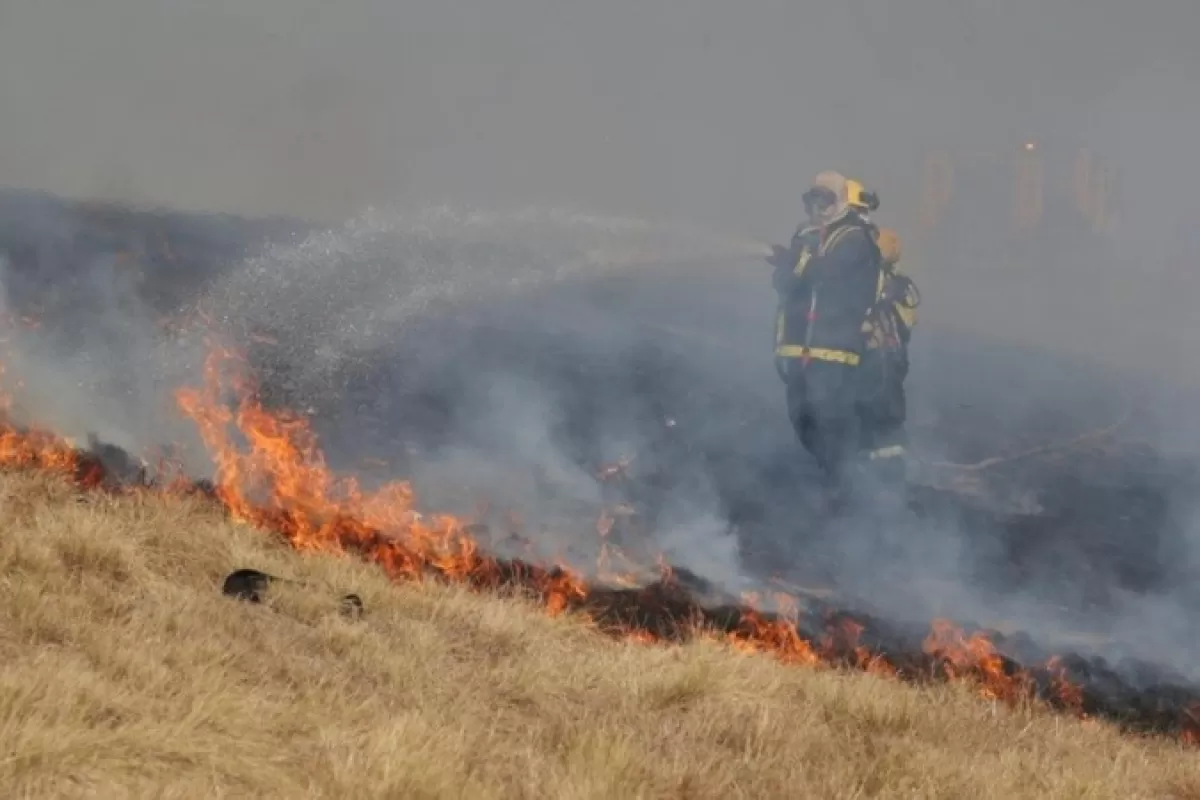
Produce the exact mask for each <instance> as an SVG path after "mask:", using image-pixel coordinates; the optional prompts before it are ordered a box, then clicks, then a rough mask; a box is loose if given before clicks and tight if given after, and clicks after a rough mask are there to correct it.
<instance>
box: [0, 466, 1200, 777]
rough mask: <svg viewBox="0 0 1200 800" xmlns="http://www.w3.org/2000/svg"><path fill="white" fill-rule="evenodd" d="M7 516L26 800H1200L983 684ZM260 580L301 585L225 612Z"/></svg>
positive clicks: (196, 541)
mask: <svg viewBox="0 0 1200 800" xmlns="http://www.w3.org/2000/svg"><path fill="white" fill-rule="evenodd" d="M0 523H2V524H3V531H4V536H3V538H2V539H0V559H2V563H3V571H4V576H5V580H4V581H3V583H2V584H0V592H2V593H3V599H2V603H0V609H3V611H2V613H3V625H0V648H2V649H0V652H2V654H3V658H4V663H5V669H4V671H3V677H2V678H0V719H2V720H3V723H2V725H0V747H2V748H3V751H4V753H5V758H4V759H3V760H2V761H0V783H2V784H3V785H4V786H5V787H7V791H8V793H9V794H10V795H11V796H22V795H30V796H41V797H48V796H56V797H58V796H92V797H96V796H101V797H119V796H144V797H170V796H189V797H200V796H208V797H212V796H219V795H221V794H228V795H231V796H254V797H281V798H294V797H305V796H309V797H311V796H325V797H369V796H392V797H530V798H534V797H537V798H542V797H563V798H571V797H577V798H585V797H594V798H610V797H639V796H640V797H689V798H702V797H712V798H727V797H755V798H758V797H863V796H898V795H903V796H909V797H947V798H949V797H967V796H970V797H979V798H1012V797H1051V798H1053V797H1064V798H1065V797H1082V796H1087V797H1112V798H1135V797H1177V798H1188V797H1200V778H1197V774H1198V772H1197V769H1196V755H1195V753H1194V751H1192V750H1191V749H1189V748H1186V747H1185V746H1183V745H1180V744H1177V743H1173V742H1170V741H1166V740H1161V739H1149V738H1147V739H1141V738H1136V737H1130V736H1128V735H1122V734H1119V733H1118V732H1117V731H1116V730H1115V729H1113V728H1112V727H1110V726H1108V725H1107V724H1104V723H1100V722H1089V721H1076V720H1069V719H1064V718H1062V717H1061V716H1055V715H1049V714H1046V713H1043V712H1041V711H1038V710H1037V709H1036V708H1033V707H1030V706H1018V707H1016V708H1010V707H1008V706H1005V705H999V704H996V703H988V702H981V701H980V700H979V698H978V696H977V693H976V691H974V690H973V689H971V688H969V687H968V686H966V685H964V684H949V685H947V684H940V685H933V686H927V687H923V688H918V687H912V686H908V685H905V684H903V683H901V682H899V681H896V680H892V679H888V678H884V677H877V676H873V675H868V674H862V673H847V672H842V671H837V670H831V669H825V668H820V667H816V668H794V667H788V666H786V665H784V664H781V663H779V662H778V660H776V659H772V658H769V657H766V656H762V655H754V654H745V653H741V652H738V651H736V650H734V649H732V648H730V647H727V646H723V645H721V644H718V643H713V642H704V641H701V642H694V643H692V644H689V645H686V646H682V647H680V646H671V647H666V646H650V645H646V644H642V643H639V642H636V641H632V640H629V639H614V638H612V637H609V636H604V635H601V634H600V633H598V632H596V631H594V630H589V628H588V627H587V626H586V625H581V624H579V621H578V620H573V619H571V618H570V617H569V616H561V617H557V618H555V617H550V616H547V615H546V614H545V613H544V612H543V611H542V610H541V609H540V608H538V607H536V606H534V605H532V604H530V603H528V602H527V601H524V600H519V599H512V598H508V599H505V598H502V597H499V596H494V595H487V594H480V593H475V592H470V591H467V590H465V589H463V588H461V587H456V586H447V585H444V584H435V583H429V582H425V583H400V584H397V583H395V582H392V581H390V580H388V579H387V577H386V576H385V574H384V573H383V571H382V570H380V569H378V568H375V567H370V566H367V565H364V564H362V563H361V562H360V561H358V560H356V559H349V558H337V557H330V556H304V555H300V554H297V553H296V552H295V550H294V549H292V548H290V547H287V546H285V545H283V544H281V543H278V542H276V541H275V540H273V539H271V538H269V537H267V536H264V535H263V534H262V533H261V532H260V531H257V530H254V529H252V528H251V527H248V526H245V525H241V524H237V523H233V522H230V521H229V520H228V519H227V517H226V515H225V514H224V513H222V512H221V511H220V509H219V508H218V507H217V506H215V505H213V504H212V503H210V502H208V501H206V500H204V499H203V498H199V497H178V496H170V495H165V496H164V495H152V494H147V493H133V494H130V495H125V496H113V495H110V494H106V493H99V492H93V491H81V490H80V489H79V488H78V486H77V484H73V483H68V482H66V481H65V480H63V479H62V478H60V477H56V476H52V475H47V474H45V473H34V472H29V471H25V470H11V471H9V472H7V473H6V474H4V475H3V476H2V477H0ZM248 564H250V565H254V566H255V567H256V568H260V569H263V570H264V571H267V572H270V573H272V574H275V575H278V576H280V577H285V578H290V579H294V580H296V581H297V583H295V584H290V583H288V584H279V585H278V586H276V587H273V588H272V589H271V591H270V592H269V593H268V594H267V596H266V597H265V598H264V602H263V603H261V604H251V603H242V602H238V601H236V600H233V599H230V598H227V597H223V596H222V595H221V593H220V586H221V579H222V576H223V575H225V574H226V573H228V572H230V570H231V568H232V567H233V566H238V565H248ZM348 591H353V592H355V593H357V594H358V595H359V596H360V597H361V598H362V600H363V605H364V608H365V613H364V614H363V615H362V616H361V617H347V616H346V615H344V614H342V613H341V612H340V609H339V604H338V597H339V596H341V595H342V594H344V593H346V592H348Z"/></svg>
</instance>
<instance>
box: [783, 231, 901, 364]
mask: <svg viewBox="0 0 1200 800" xmlns="http://www.w3.org/2000/svg"><path fill="white" fill-rule="evenodd" d="M882 270H883V267H882V263H881V260H880V256H879V248H878V247H877V246H876V244H875V239H874V237H873V236H872V235H871V226H870V223H868V222H867V221H866V220H864V219H863V218H862V217H861V216H859V214H858V213H856V212H855V211H853V210H852V209H847V210H846V211H845V212H843V213H842V214H841V215H840V216H839V217H837V218H836V219H834V220H833V221H831V222H829V223H827V224H826V225H825V226H824V227H823V228H815V227H807V228H801V229H799V230H797V231H796V234H795V236H793V237H792V246H791V248H790V249H789V250H788V251H787V252H786V256H785V257H784V258H782V259H780V260H779V261H778V263H776V269H775V275H774V285H775V290H776V291H777V292H778V293H779V314H778V319H777V322H776V331H775V355H776V356H777V357H778V358H784V359H789V358H803V359H813V360H818V361H833V362H838V363H843V364H849V365H851V366H857V365H858V363H859V361H860V359H861V355H862V352H863V350H864V349H865V347H866V342H867V335H866V333H865V332H864V326H865V324H866V323H867V322H868V321H869V319H870V316H871V312H872V310H873V309H874V308H875V306H876V297H877V294H878V292H879V286H880V276H881V274H882Z"/></svg>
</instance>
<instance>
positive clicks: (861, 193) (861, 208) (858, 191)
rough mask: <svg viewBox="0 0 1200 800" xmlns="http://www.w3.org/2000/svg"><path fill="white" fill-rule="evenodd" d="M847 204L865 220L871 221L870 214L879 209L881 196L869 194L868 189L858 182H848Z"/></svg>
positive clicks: (848, 180)
mask: <svg viewBox="0 0 1200 800" xmlns="http://www.w3.org/2000/svg"><path fill="white" fill-rule="evenodd" d="M846 202H847V203H849V204H850V206H852V207H853V208H854V210H856V211H857V212H858V213H859V214H860V215H861V216H862V218H863V219H869V216H868V215H870V214H872V213H874V212H875V211H876V210H877V209H878V208H879V195H877V194H875V193H874V192H868V191H867V189H866V187H864V186H863V185H862V184H861V183H859V182H858V181H856V180H850V179H847V180H846Z"/></svg>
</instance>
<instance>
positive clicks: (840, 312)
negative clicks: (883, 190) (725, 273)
mask: <svg viewBox="0 0 1200 800" xmlns="http://www.w3.org/2000/svg"><path fill="white" fill-rule="evenodd" d="M803 199H804V204H805V210H806V211H807V213H808V222H807V224H802V225H801V226H800V227H799V228H798V229H797V231H796V234H795V235H794V236H793V237H792V243H791V247H789V248H786V249H785V248H782V247H775V248H773V249H774V252H773V254H772V256H771V257H769V258H768V262H769V263H771V264H772V265H773V266H774V267H775V274H774V276H773V279H774V280H773V282H774V286H775V289H776V291H777V292H778V293H779V314H778V318H777V323H776V337H775V355H776V359H777V360H776V363H777V365H778V367H779V370H780V376H781V377H782V378H783V379H784V382H785V384H786V386H787V408H788V417H789V419H790V421H791V423H792V426H793V428H794V429H795V431H796V434H797V436H798V438H799V439H800V441H801V443H802V444H803V445H804V447H805V449H806V450H808V451H809V453H811V454H812V455H813V457H814V458H815V459H816V461H817V463H818V464H819V465H820V466H821V468H822V469H823V470H824V471H825V473H826V475H827V476H828V477H829V478H830V479H832V481H833V482H834V483H835V484H837V483H840V481H841V479H842V478H843V477H844V469H845V467H846V466H847V465H848V463H849V462H850V459H851V458H852V457H853V455H854V453H855V451H856V450H857V449H858V442H857V441H856V439H857V437H856V429H857V427H858V426H857V419H856V409H857V406H856V401H857V397H858V383H859V374H858V368H859V365H860V363H861V361H862V357H863V353H864V351H865V350H866V335H865V333H864V324H865V323H866V322H867V320H868V317H869V315H870V313H871V311H872V309H873V308H874V307H875V305H876V302H875V300H876V294H877V290H878V285H879V281H880V275H881V272H882V266H881V261H880V256H879V248H878V246H877V244H876V242H875V236H874V228H873V226H872V225H871V224H870V223H869V222H868V221H867V220H866V219H864V218H863V216H862V214H861V212H860V211H859V210H858V209H857V208H856V207H855V206H853V205H851V204H850V202H849V199H850V198H849V187H848V185H847V180H846V178H845V177H844V176H842V175H840V174H838V173H836V172H822V173H821V174H819V175H817V177H816V179H815V180H814V181H813V186H812V188H810V189H809V190H808V191H807V192H805V194H804V198H803Z"/></svg>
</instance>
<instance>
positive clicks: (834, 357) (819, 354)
mask: <svg viewBox="0 0 1200 800" xmlns="http://www.w3.org/2000/svg"><path fill="white" fill-rule="evenodd" d="M775 355H776V356H778V357H779V358H815V359H816V360H817V361H835V362H837V363H839V364H849V365H850V366H852V367H856V366H858V362H859V357H858V353H851V352H850V351H849V350H829V349H827V348H824V347H805V346H804V345H800V344H781V345H780V346H779V347H777V348H775Z"/></svg>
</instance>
